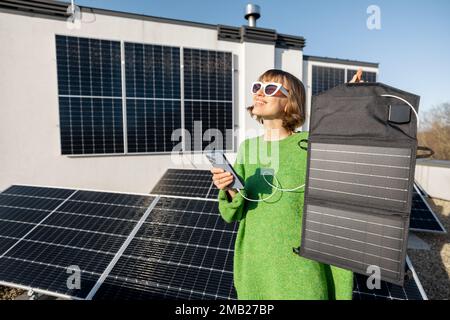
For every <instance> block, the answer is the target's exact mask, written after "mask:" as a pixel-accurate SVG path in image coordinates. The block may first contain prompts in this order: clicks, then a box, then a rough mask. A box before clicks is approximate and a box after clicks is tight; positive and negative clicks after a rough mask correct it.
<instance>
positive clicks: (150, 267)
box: [96, 197, 237, 299]
mask: <svg viewBox="0 0 450 320" xmlns="http://www.w3.org/2000/svg"><path fill="white" fill-rule="evenodd" d="M236 227H237V226H236V224H227V223H225V222H224V221H223V220H222V219H221V217H220V214H219V212H218V208H217V202H215V201H210V200H196V199H179V198H170V197H161V198H160V200H159V201H158V203H157V204H156V206H155V208H154V209H153V211H152V214H151V215H150V216H149V217H148V219H147V220H146V221H145V223H144V225H143V226H142V228H141V229H140V230H139V232H138V233H137V234H136V237H135V238H134V239H133V241H132V243H131V244H130V246H129V247H128V249H127V250H126V251H125V252H124V254H123V256H122V257H121V258H120V260H119V261H118V263H117V265H116V266H115V268H114V269H113V270H112V271H111V273H110V275H109V277H108V278H107V279H106V281H105V285H104V286H102V287H101V288H100V290H99V292H98V293H97V295H96V298H97V299H115V298H120V299H124V298H129V299H150V298H172V299H233V298H236V293H235V291H234V287H233V248H234V246H233V244H234V239H235V235H236Z"/></svg>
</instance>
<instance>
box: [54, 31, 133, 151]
mask: <svg viewBox="0 0 450 320" xmlns="http://www.w3.org/2000/svg"><path fill="white" fill-rule="evenodd" d="M55 42H56V61H57V69H58V95H59V118H60V138H61V153H62V154H70V155H72V154H109V153H123V152H124V141H123V121H122V119H123V118H122V86H121V81H122V80H121V77H122V74H121V58H120V42H119V41H109V40H97V39H88V38H79V37H71V36H63V35H56V37H55Z"/></svg>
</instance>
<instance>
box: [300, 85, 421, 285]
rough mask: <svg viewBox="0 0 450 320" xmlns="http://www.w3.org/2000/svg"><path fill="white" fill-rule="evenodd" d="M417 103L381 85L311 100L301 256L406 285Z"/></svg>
mask: <svg viewBox="0 0 450 320" xmlns="http://www.w3.org/2000/svg"><path fill="white" fill-rule="evenodd" d="M419 99H420V98H419V97H418V96H416V95H414V94H411V93H407V92H405V91H402V90H399V89H396V88H393V87H390V86H387V85H385V84H382V83H362V84H360V83H356V84H343V85H340V86H337V87H335V88H333V89H331V90H328V91H326V92H323V93H321V94H319V95H317V96H315V97H313V100H312V107H311V124H310V134H309V152H308V159H307V179H306V187H305V204H304V211H303V225H302V240H301V246H300V255H302V256H304V257H307V258H310V259H314V260H317V261H321V262H324V263H328V264H332V265H336V266H338V267H342V268H345V269H349V270H352V271H354V272H356V273H361V274H367V273H366V272H367V268H368V267H369V266H377V267H378V268H379V270H380V276H381V279H382V280H385V281H388V282H391V283H395V284H399V285H403V282H404V270H405V256H406V247H407V238H408V229H409V217H410V212H411V199H412V194H413V184H414V167H415V158H416V149H417V140H416V132H417V119H416V118H415V117H414V113H415V112H416V111H417V109H418V105H419ZM410 106H411V107H413V108H414V110H412V109H411V108H410Z"/></svg>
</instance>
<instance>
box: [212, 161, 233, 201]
mask: <svg viewBox="0 0 450 320" xmlns="http://www.w3.org/2000/svg"><path fill="white" fill-rule="evenodd" d="M211 173H212V174H213V177H212V179H213V182H214V185H215V186H216V187H217V188H218V189H223V190H225V191H227V193H228V201H231V200H232V199H233V198H234V196H235V195H236V191H235V190H233V189H230V188H228V186H229V185H230V184H231V183H232V182H233V179H234V177H233V175H232V174H231V173H230V172H225V170H223V169H221V168H212V169H211ZM230 197H231V199H230Z"/></svg>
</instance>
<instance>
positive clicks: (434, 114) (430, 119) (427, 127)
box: [417, 102, 450, 160]
mask: <svg viewBox="0 0 450 320" xmlns="http://www.w3.org/2000/svg"><path fill="white" fill-rule="evenodd" d="M420 123H421V128H419V133H418V135H417V138H418V141H419V145H420V146H426V147H428V148H430V149H432V150H433V151H434V155H433V156H432V159H437V160H450V103H449V102H446V103H442V104H440V105H438V106H434V107H432V108H431V110H429V111H428V112H427V113H426V114H425V117H424V119H421V121H420Z"/></svg>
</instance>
